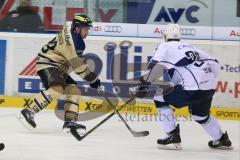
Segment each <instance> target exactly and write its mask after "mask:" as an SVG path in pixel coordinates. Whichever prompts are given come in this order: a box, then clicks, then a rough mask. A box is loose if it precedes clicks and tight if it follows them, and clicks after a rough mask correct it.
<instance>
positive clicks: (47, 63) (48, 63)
mask: <svg viewBox="0 0 240 160" xmlns="http://www.w3.org/2000/svg"><path fill="white" fill-rule="evenodd" d="M36 64H46V65H50V66H54V67H58V65H56V64H52V63H50V62H37V63H36Z"/></svg>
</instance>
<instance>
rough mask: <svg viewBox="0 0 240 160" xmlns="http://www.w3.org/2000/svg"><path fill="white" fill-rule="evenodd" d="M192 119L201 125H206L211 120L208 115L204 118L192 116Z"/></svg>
mask: <svg viewBox="0 0 240 160" xmlns="http://www.w3.org/2000/svg"><path fill="white" fill-rule="evenodd" d="M192 118H193V120H194V121H196V122H197V123H199V124H205V123H207V122H208V120H209V118H210V115H207V116H204V117H201V116H197V115H192Z"/></svg>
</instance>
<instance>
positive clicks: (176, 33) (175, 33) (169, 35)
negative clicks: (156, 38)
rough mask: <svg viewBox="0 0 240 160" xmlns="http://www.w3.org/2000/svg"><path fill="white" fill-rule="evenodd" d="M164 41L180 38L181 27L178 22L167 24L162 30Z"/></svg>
mask: <svg viewBox="0 0 240 160" xmlns="http://www.w3.org/2000/svg"><path fill="white" fill-rule="evenodd" d="M163 38H164V39H165V41H167V40H169V39H181V29H180V26H179V25H178V24H168V25H167V26H166V28H165V30H164V31H163Z"/></svg>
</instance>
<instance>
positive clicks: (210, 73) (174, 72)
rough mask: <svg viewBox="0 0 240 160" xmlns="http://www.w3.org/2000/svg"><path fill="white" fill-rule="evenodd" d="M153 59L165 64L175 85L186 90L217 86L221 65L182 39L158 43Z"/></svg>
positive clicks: (207, 88)
mask: <svg viewBox="0 0 240 160" xmlns="http://www.w3.org/2000/svg"><path fill="white" fill-rule="evenodd" d="M152 61H157V62H158V63H160V64H161V65H163V66H165V67H166V68H167V70H168V73H169V75H170V77H171V82H172V83H173V84H174V85H179V84H181V85H182V86H183V88H184V89H185V90H210V89H215V87H216V76H217V74H218V72H219V69H220V65H219V64H218V62H217V60H216V59H214V58H213V57H211V56H209V55H208V54H206V53H205V52H203V51H201V50H199V49H197V48H195V47H193V46H191V45H189V44H187V43H185V42H182V41H170V42H165V43H162V44H160V45H158V46H157V47H156V49H155V51H154V56H153V57H152Z"/></svg>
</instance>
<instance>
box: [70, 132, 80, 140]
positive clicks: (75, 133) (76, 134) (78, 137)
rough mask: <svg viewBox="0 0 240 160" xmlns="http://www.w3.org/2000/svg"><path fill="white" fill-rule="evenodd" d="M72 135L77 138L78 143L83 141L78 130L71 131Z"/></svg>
mask: <svg viewBox="0 0 240 160" xmlns="http://www.w3.org/2000/svg"><path fill="white" fill-rule="evenodd" d="M70 133H71V134H72V135H73V137H75V138H76V139H77V140H78V141H81V140H82V139H83V137H82V136H80V135H79V133H78V132H77V130H76V129H70Z"/></svg>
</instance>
